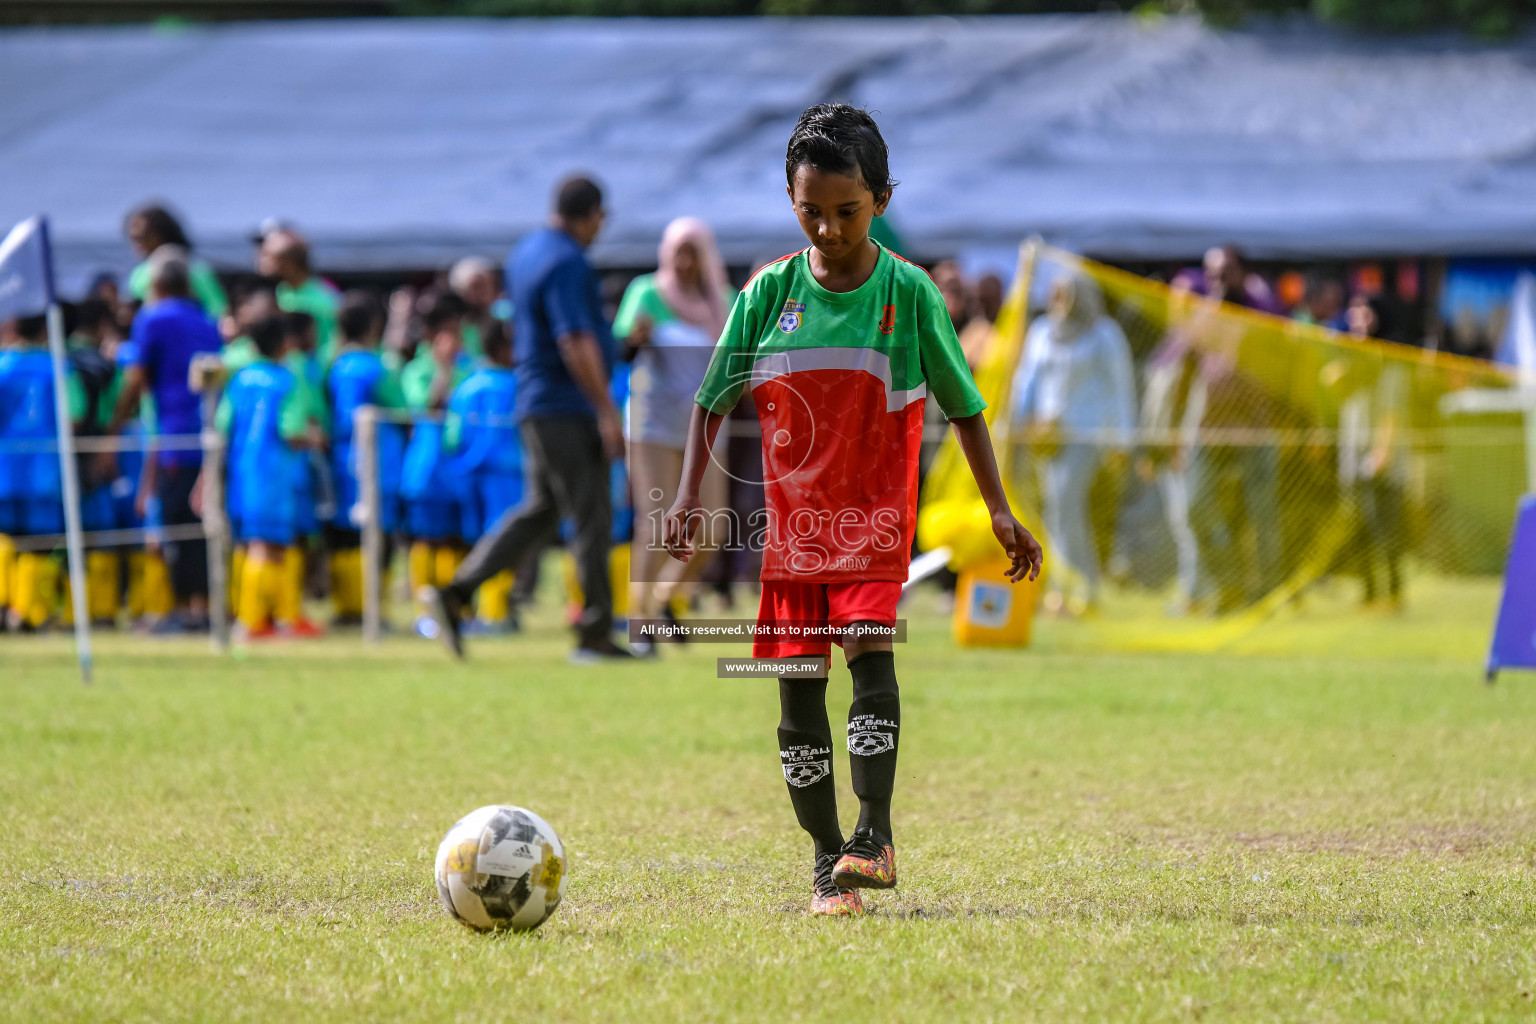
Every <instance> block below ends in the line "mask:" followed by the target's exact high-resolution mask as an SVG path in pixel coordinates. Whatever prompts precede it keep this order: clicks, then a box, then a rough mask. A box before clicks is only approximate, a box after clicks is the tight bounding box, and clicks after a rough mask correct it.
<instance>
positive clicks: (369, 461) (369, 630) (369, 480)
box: [351, 405, 384, 644]
mask: <svg viewBox="0 0 1536 1024" xmlns="http://www.w3.org/2000/svg"><path fill="white" fill-rule="evenodd" d="M352 458H353V460H354V464H355V465H356V467H357V507H355V508H354V509H352V510H351V514H352V519H353V521H354V522H355V523H357V526H358V529H359V530H360V531H361V532H362V555H363V641H364V642H365V643H370V644H376V643H378V642H379V637H380V635H381V633H382V632H383V621H384V586H383V573H382V572H380V568H381V563H382V562H383V559H384V524H383V520H382V516H381V506H382V504H383V500H382V497H381V495H380V490H379V410H378V408H377V407H376V406H372V405H364V406H360V407H359V408H358V410H357V411H356V412H355V413H354V414H353V418H352Z"/></svg>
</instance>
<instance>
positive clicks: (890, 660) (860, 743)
mask: <svg viewBox="0 0 1536 1024" xmlns="http://www.w3.org/2000/svg"><path fill="white" fill-rule="evenodd" d="M848 672H849V674H850V675H852V676H853V705H852V706H851V707H850V708H849V709H848V774H849V775H850V776H852V779H853V792H854V795H855V796H857V797H858V798H859V825H860V826H868V827H869V828H872V829H874V830H875V831H876V832H877V833H879V834H880V835H881V836H884V837H885V838H886V839H890V838H891V792H892V790H894V789H895V788H896V741H897V733H899V732H900V731H901V695H900V692H899V691H898V690H897V687H896V656H895V655H894V654H892V653H891V652H890V651H870V652H868V653H866V654H861V655H859V656H858V657H857V658H854V659H853V660H852V661H850V662H849V663H848Z"/></svg>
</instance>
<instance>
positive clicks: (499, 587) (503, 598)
mask: <svg viewBox="0 0 1536 1024" xmlns="http://www.w3.org/2000/svg"><path fill="white" fill-rule="evenodd" d="M512 582H513V577H512V570H511V569H503V570H502V571H501V572H499V573H497V574H496V575H495V576H492V577H491V578H490V579H488V580H486V581H485V582H484V583H482V584H480V593H479V594H478V595H477V597H476V599H475V600H476V604H475V616H476V618H478V619H479V620H480V621H481V622H486V623H494V624H500V623H503V622H506V621H507V615H508V613H509V612H510V611H511V605H512Z"/></svg>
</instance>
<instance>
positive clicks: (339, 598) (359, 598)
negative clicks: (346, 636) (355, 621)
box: [331, 548, 363, 616]
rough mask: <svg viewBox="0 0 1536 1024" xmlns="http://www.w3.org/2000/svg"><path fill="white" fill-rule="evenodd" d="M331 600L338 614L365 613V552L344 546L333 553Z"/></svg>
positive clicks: (356, 614)
mask: <svg viewBox="0 0 1536 1024" xmlns="http://www.w3.org/2000/svg"><path fill="white" fill-rule="evenodd" d="M331 600H332V601H333V602H334V603H335V605H336V614H337V615H347V616H360V615H362V614H363V552H362V549H360V548H343V549H342V550H340V551H335V552H332V553H331Z"/></svg>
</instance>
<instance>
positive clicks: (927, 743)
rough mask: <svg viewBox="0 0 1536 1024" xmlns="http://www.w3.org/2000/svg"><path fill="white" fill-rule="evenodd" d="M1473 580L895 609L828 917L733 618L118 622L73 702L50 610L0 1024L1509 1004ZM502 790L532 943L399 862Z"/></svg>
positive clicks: (1326, 1010)
mask: <svg viewBox="0 0 1536 1024" xmlns="http://www.w3.org/2000/svg"><path fill="white" fill-rule="evenodd" d="M1492 601H1493V589H1492V587H1491V586H1489V585H1461V586H1460V587H1459V588H1458V587H1456V586H1452V585H1449V584H1447V585H1445V587H1443V588H1442V589H1441V590H1440V591H1439V592H1437V593H1436V594H1434V595H1432V596H1426V597H1421V598H1420V599H1419V600H1418V601H1417V602H1416V606H1415V610H1414V611H1413V612H1411V613H1410V615H1409V616H1408V617H1407V618H1405V619H1403V620H1377V619H1362V618H1359V617H1357V616H1355V617H1345V618H1344V619H1341V617H1340V616H1339V615H1338V614H1337V612H1335V611H1332V610H1330V607H1329V606H1328V605H1327V604H1326V602H1322V603H1316V604H1313V605H1312V606H1310V608H1309V609H1304V610H1303V611H1301V612H1298V613H1296V615H1294V616H1292V618H1291V619H1290V620H1288V621H1282V622H1279V623H1276V624H1274V625H1273V626H1270V627H1266V629H1265V630H1264V631H1261V632H1259V633H1256V634H1255V635H1254V636H1253V637H1251V638H1249V639H1248V640H1247V641H1246V647H1245V648H1244V649H1246V650H1250V651H1259V652H1264V651H1268V653H1250V654H1242V655H1216V656H1177V655H1133V654H1126V655H1098V656H1095V655H1090V654H1086V653H1082V649H1083V648H1084V647H1086V646H1088V640H1087V639H1085V638H1086V637H1088V636H1090V634H1089V633H1086V632H1084V630H1086V629H1091V627H1081V628H1079V627H1071V628H1068V627H1062V626H1055V627H1052V626H1049V625H1047V626H1042V630H1041V636H1040V641H1039V643H1038V644H1037V647H1036V649H1035V650H1033V651H1031V652H1030V653H1028V654H1023V655H1021V654H1018V653H1012V652H990V651H974V650H970V651H960V650H956V649H955V648H953V647H952V646H951V645H950V644H949V642H948V639H947V636H946V635H945V631H944V627H943V625H942V624H941V623H940V622H938V621H937V620H936V619H935V618H934V617H933V616H932V615H931V614H927V613H925V612H924V611H923V608H922V606H921V603H920V605H919V607H918V608H916V609H914V610H913V612H912V615H913V625H912V640H913V642H912V643H910V644H908V645H907V646H906V647H905V648H903V649H902V650H901V651H900V652H899V654H898V665H899V671H900V674H901V678H902V686H903V697H904V707H905V713H904V728H903V741H902V754H901V757H902V771H901V780H900V788H899V789H898V793H897V807H896V810H897V825H898V830H899V831H898V835H897V843H898V849H899V851H900V856H899V864H900V867H901V871H902V885H901V888H900V889H899V890H898V891H897V892H895V893H890V894H881V895H877V896H876V897H874V900H873V904H874V908H875V909H874V911H873V913H871V914H870V915H868V916H867V917H866V918H864V919H861V920H855V921H823V920H811V919H809V918H808V917H806V916H805V914H804V905H805V903H806V898H807V895H808V863H809V851H808V845H807V843H806V842H804V841H802V837H801V835H800V833H799V832H798V831H797V830H796V828H795V825H794V820H793V817H792V816H791V813H790V809H789V805H788V801H787V799H786V797H785V787H784V784H783V782H782V780H781V779H780V778H779V775H778V762H777V757H776V755H775V749H776V744H775V739H774V725H775V723H776V721H777V702H776V697H775V692H774V687H773V685H772V684H771V683H770V682H768V681H753V682H723V681H717V680H715V679H714V678H713V676H714V671H713V659H714V658H715V657H717V656H720V655H722V654H727V653H737V652H736V651H734V650H733V649H731V648H722V647H692V648H688V649H685V650H678V649H669V650H668V651H667V655H668V656H667V657H666V658H665V659H664V660H661V661H659V662H655V663H649V664H643V665H638V666H633V667H630V668H627V669H626V670H625V671H623V672H619V671H612V672H604V671H600V670H592V669H577V668H573V667H570V666H569V665H567V664H566V662H565V660H564V654H565V646H566V641H565V637H564V635H563V634H562V633H561V631H560V630H559V629H558V628H557V625H556V623H555V621H554V617H553V613H552V611H546V612H544V613H543V614H542V615H541V616H540V617H539V619H538V620H537V621H536V622H535V623H534V624H533V628H532V629H531V632H530V635H528V636H525V637H523V638H521V639H517V640H513V641H506V642H495V643H491V642H487V643H484V644H482V645H480V646H479V647H478V648H476V652H475V653H476V654H477V657H476V658H475V660H473V661H471V662H470V663H468V664H467V665H464V666H462V667H461V666H454V665H450V664H449V663H447V662H446V661H444V660H443V659H442V657H441V656H440V653H439V651H438V649H437V648H436V647H435V646H432V645H428V644H425V643H423V642H419V641H415V642H413V641H408V640H405V639H398V640H393V641H391V642H389V643H387V644H386V645H385V646H384V647H382V648H381V649H379V650H368V649H365V648H364V647H363V646H362V645H361V644H360V643H359V642H357V641H355V640H352V639H335V640H329V641H326V642H324V643H321V644H318V645H311V646H293V647H286V648H284V647H272V648H263V649H259V650H255V651H252V652H250V653H249V654H248V656H246V657H244V658H243V659H241V660H234V659H229V660H216V659H214V658H213V657H211V656H210V655H208V654H207V653H206V651H205V648H204V646H203V645H201V644H195V643H187V644H179V643H155V642H151V641H149V640H144V639H138V638H127V637H124V638H111V639H108V640H106V641H104V642H103V643H102V645H101V646H102V650H101V652H100V661H101V669H100V679H99V682H98V684H97V685H96V686H94V687H92V688H90V689H83V688H81V687H80V685H79V684H78V682H77V681H76V678H75V675H74V671H73V667H72V664H71V662H70V658H69V648H68V646H67V644H66V643H65V641H64V640H62V639H59V638H44V639H38V640H30V641H18V640H13V639H5V640H0V701H3V711H0V801H3V806H4V811H5V814H4V831H3V833H0V1020H5V1021H27V1022H32V1021H52V1020H92V1021H95V1020H114V1021H117V1020H122V1021H149V1020H154V1021H168V1020H209V1021H246V1020H249V1021H290V1020H292V1021H308V1020H314V1021H342V1020H368V1021H389V1020H400V1021H471V1020H473V1021H486V1020H518V1021H543V1020H554V1021H563V1020H654V1021H673V1020H774V1021H791V1020H826V1019H837V1020H848V1021H917V1020H938V1019H944V1020H957V1019H958V1020H966V1021H971V1020H977V1021H981V1020H1042V1021H1047V1020H1048V1021H1060V1020H1103V1019H1109V1018H1115V1019H1145V1020H1195V1019H1204V1020H1254V1019H1292V1020H1307V1021H1329V1020H1344V1019H1380V1020H1437V1019H1465V1020H1494V1019H1511V1020H1515V1019H1521V1020H1524V1019H1530V1018H1532V1017H1533V1016H1536V1006H1533V1003H1536V998H1533V997H1536V945H1533V925H1536V901H1533V897H1536V888H1533V879H1536V832H1533V824H1536V821H1533V817H1536V814H1533V809H1536V789H1533V785H1532V784H1533V782H1536V742H1533V729H1532V726H1533V724H1536V677H1529V676H1527V677H1524V678H1522V677H1521V676H1519V675H1511V676H1509V677H1508V678H1507V679H1505V680H1504V681H1502V682H1501V683H1500V684H1499V685H1498V686H1496V687H1493V688H1485V687H1484V686H1482V685H1481V682H1480V672H1479V661H1478V657H1479V654H1480V652H1481V647H1482V644H1483V643H1484V642H1485V639H1486V635H1487V623H1488V614H1489V612H1490V611H1491V605H1492ZM1309 617H1310V618H1311V619H1312V620H1314V622H1313V624H1314V625H1315V626H1316V628H1315V629H1314V628H1308V625H1307V621H1306V620H1307V619H1308V618H1309ZM1287 631H1290V632H1289V633H1287ZM1287 636H1291V637H1292V638H1293V639H1292V640H1290V641H1287V640H1286V639H1285V638H1286V637H1287ZM1318 636H1322V637H1325V638H1327V637H1331V638H1332V639H1331V640H1316V641H1315V645H1314V647H1313V648H1310V649H1309V648H1306V647H1305V646H1303V642H1304V640H1305V639H1306V638H1309V637H1314V638H1315V637H1318ZM1266 637H1267V639H1266ZM832 693H833V712H834V723H839V724H840V722H841V718H840V714H841V712H842V710H843V709H845V708H846V702H847V698H848V678H847V673H846V672H845V671H844V670H842V669H841V668H839V669H838V670H837V671H836V672H834V678H833V686H832ZM834 728H836V725H835V726H834ZM838 771H839V773H840V776H839V777H840V779H841V780H842V783H843V785H844V787H845V790H844V791H845V793H846V779H847V774H846V755H842V757H841V758H840V759H839V762H838ZM493 802H511V803H520V804H525V805H527V806H529V807H532V808H534V809H535V810H537V811H538V812H540V813H541V814H543V815H544V816H545V817H547V818H548V819H549V820H550V821H551V822H552V823H553V824H554V825H555V827H556V828H557V829H559V830H560V832H561V834H562V836H563V837H564V839H565V841H566V843H567V846H568V849H569V850H570V851H571V852H572V858H573V859H572V862H571V881H570V888H569V890H568V893H567V898H566V902H565V903H564V904H563V905H562V906H561V908H560V910H559V911H558V912H557V914H556V915H555V917H554V918H553V919H552V920H551V921H550V922H549V923H548V924H547V925H546V926H545V927H544V928H543V929H541V930H540V931H538V932H536V933H533V934H530V935H523V936H517V935H504V936H490V937H487V936H479V935H474V934H471V933H469V932H467V931H465V930H464V929H462V928H461V927H460V926H458V925H457V924H455V923H453V922H452V921H450V920H449V919H448V918H447V917H446V916H445V915H444V914H443V912H442V911H441V909H440V908H439V907H438V905H437V901H436V897H435V895H434V892H433V889H432V884H431V878H430V874H431V863H432V855H433V853H434V852H435V849H436V846H437V843H438V840H439V839H440V838H441V836H442V834H443V832H444V831H445V830H446V829H447V828H448V826H449V825H450V824H452V823H453V821H454V820H455V819H456V818H457V817H458V816H459V815H461V814H462V813H464V812H466V811H468V810H470V809H472V808H474V807H477V806H479V805H482V804H486V803H493ZM843 811H844V814H843V816H844V820H845V822H851V820H852V817H853V811H854V808H853V806H852V804H851V797H850V803H848V804H846V805H845V806H844V808H843Z"/></svg>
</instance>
